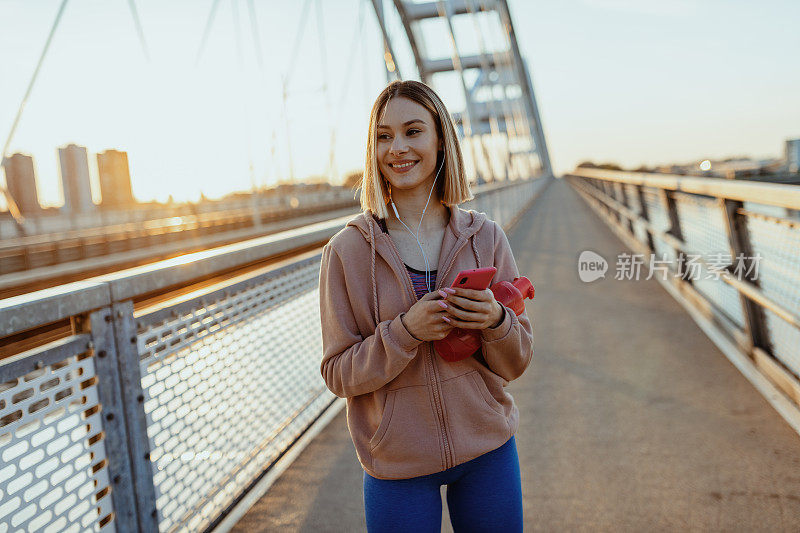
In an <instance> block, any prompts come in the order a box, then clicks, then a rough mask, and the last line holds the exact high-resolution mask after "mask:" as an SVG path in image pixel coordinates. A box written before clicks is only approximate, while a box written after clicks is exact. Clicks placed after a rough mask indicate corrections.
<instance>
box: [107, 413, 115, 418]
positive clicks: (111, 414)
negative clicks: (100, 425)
mask: <svg viewBox="0 0 800 533" xmlns="http://www.w3.org/2000/svg"><path fill="white" fill-rule="evenodd" d="M106 420H114V413H108V414H107V415H106Z"/></svg>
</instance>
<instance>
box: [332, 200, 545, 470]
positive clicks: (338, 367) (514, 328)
mask: <svg viewBox="0 0 800 533" xmlns="http://www.w3.org/2000/svg"><path fill="white" fill-rule="evenodd" d="M489 265H492V266H494V267H496V268H497V273H496V274H495V276H494V279H493V280H492V282H497V281H501V280H508V281H511V280H512V279H513V278H515V277H517V276H519V272H518V270H517V265H516V262H515V261H514V256H513V255H512V252H511V246H510V245H509V243H508V238H507V237H506V234H505V232H504V231H503V229H502V227H500V225H499V224H497V223H496V222H494V221H492V220H489V219H488V218H487V217H486V215H485V214H484V213H478V212H475V211H465V210H463V209H461V208H459V207H458V206H451V207H450V222H449V224H448V226H447V229H446V230H445V234H444V238H443V240H442V248H441V253H440V256H439V262H438V268H437V270H438V272H437V276H436V288H437V289H439V288H442V287H449V286H450V285H451V284H452V283H453V280H454V279H455V277H456V275H457V274H458V273H459V272H460V271H461V270H465V269H469V268H476V267H481V266H489ZM528 274H530V273H528ZM319 281H320V283H319V294H320V315H321V318H322V349H323V356H322V364H321V366H320V371H321V373H322V377H323V378H324V379H325V383H326V385H327V386H328V388H329V389H330V390H331V392H333V393H334V394H335V395H337V396H339V397H342V398H347V426H348V428H349V430H350V436H351V437H352V439H353V445H354V446H355V449H356V454H357V455H358V459H359V462H360V463H361V466H362V467H363V468H364V470H365V471H366V472H367V473H368V474H370V475H371V476H373V477H376V478H380V479H405V478H410V477H416V476H422V475H426V474H432V473H435V472H440V471H442V470H446V469H448V468H452V467H453V466H456V465H458V464H461V463H464V462H466V461H469V460H470V459H474V458H475V457H478V456H479V455H482V454H484V453H486V452H488V451H491V450H494V449H495V448H498V447H500V446H502V445H503V444H504V443H505V442H506V441H507V440H508V439H510V438H511V436H512V435H514V433H515V432H516V430H517V427H518V425H519V410H518V409H517V406H516V404H515V403H514V399H513V398H512V397H511V395H510V394H509V393H508V392H506V391H505V389H504V387H505V386H506V385H507V384H508V382H509V381H511V380H513V379H516V378H518V377H519V376H521V375H522V373H523V372H524V371H525V369H526V368H527V367H528V365H529V364H530V362H531V357H532V356H533V331H532V328H531V323H530V320H529V319H528V317H527V314H526V313H523V314H521V315H520V316H517V315H516V314H514V312H513V311H512V310H511V309H509V308H506V309H505V317H504V318H503V321H502V322H501V323H500V324H499V325H498V326H497V327H495V328H488V329H485V330H482V332H481V339H482V344H483V346H482V349H481V351H480V352H479V353H478V354H476V355H475V356H474V357H468V358H467V359H464V360H462V361H458V362H454V363H448V362H447V361H445V360H444V359H442V358H440V357H439V356H438V355H437V354H436V352H435V351H434V350H433V343H431V342H424V341H420V340H417V339H416V338H414V337H413V336H412V335H411V334H410V333H409V331H408V330H407V329H406V328H405V326H404V325H403V323H402V321H401V319H400V317H401V315H403V314H405V312H406V311H408V310H409V309H410V308H411V306H412V305H413V304H414V303H415V302H416V301H417V297H416V294H415V293H414V288H413V286H412V283H411V279H410V277H409V275H408V272H407V271H406V268H405V266H404V264H403V259H402V257H401V256H400V253H399V252H398V251H397V248H396V247H395V245H394V242H393V241H392V239H391V237H389V235H387V234H385V233H383V232H382V231H381V229H380V227H379V226H378V224H377V223H376V222H375V220H374V219H373V217H372V216H371V214H369V213H368V212H362V213H359V214H358V215H356V216H355V217H354V218H353V219H352V220H350V221H349V222H348V223H347V225H346V226H345V227H344V228H343V229H342V230H341V231H339V232H338V233H337V234H336V235H334V236H333V237H332V238H331V240H330V241H329V242H328V244H326V245H325V247H324V248H323V251H322V263H321V266H320V277H319Z"/></svg>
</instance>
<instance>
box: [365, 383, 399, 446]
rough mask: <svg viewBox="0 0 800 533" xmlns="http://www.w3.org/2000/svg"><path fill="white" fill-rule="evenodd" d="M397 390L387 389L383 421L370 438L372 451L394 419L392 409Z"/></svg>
mask: <svg viewBox="0 0 800 533" xmlns="http://www.w3.org/2000/svg"><path fill="white" fill-rule="evenodd" d="M396 392H397V390H390V391H386V400H385V403H384V406H383V415H382V416H381V423H380V424H379V425H378V429H376V430H375V434H374V435H373V436H372V438H371V439H369V450H370V451H372V449H373V448H374V447H375V446H377V445H378V443H379V442H380V441H381V439H383V436H384V435H385V434H386V430H387V429H388V428H389V422H390V421H391V420H392V411H393V410H394V396H395V393H396Z"/></svg>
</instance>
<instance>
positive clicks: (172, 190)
mask: <svg viewBox="0 0 800 533" xmlns="http://www.w3.org/2000/svg"><path fill="white" fill-rule="evenodd" d="M60 4H61V1H60V0H38V1H36V2H30V1H26V0H0V65H2V70H1V71H0V142H1V143H2V144H5V140H6V138H7V135H8V133H9V131H10V128H11V125H12V122H13V120H14V117H15V115H16V113H17V110H18V109H19V107H20V103H21V101H22V97H23V95H24V93H25V89H26V87H27V85H28V82H29V81H30V79H31V76H32V74H33V70H34V68H35V65H36V61H37V60H38V57H39V55H40V53H41V51H42V48H43V46H44V43H45V41H46V39H47V35H48V33H49V31H50V28H51V27H52V25H53V21H54V19H55V16H56V13H57V12H58V8H59V6H60ZM212 4H213V2H212V0H205V1H189V0H183V1H178V0H172V1H169V2H163V1H158V0H137V1H136V2H135V5H136V7H137V11H138V16H139V19H140V20H141V25H142V28H143V34H144V41H145V43H146V44H142V42H141V41H140V39H139V36H138V34H137V30H136V25H135V24H134V22H133V17H132V14H131V10H130V4H129V2H128V1H127V0H71V1H70V2H69V3H68V4H67V7H66V9H65V11H64V15H63V17H62V19H61V22H60V25H59V26H58V28H57V30H56V32H55V35H54V38H53V41H52V44H51V47H50V49H49V51H48V54H47V56H46V59H45V61H44V63H43V65H42V68H41V71H40V73H39V77H38V79H37V81H36V84H35V85H34V89H33V91H32V93H31V95H30V98H29V99H28V101H27V104H26V106H25V107H24V109H23V114H22V117H21V120H20V123H19V127H18V128H17V130H16V132H15V134H14V137H13V140H12V142H11V145H10V149H9V153H14V152H17V151H21V152H24V153H29V154H31V155H33V157H34V160H35V165H36V171H37V179H38V190H39V196H40V199H41V201H42V202H43V203H45V204H48V205H59V204H60V203H61V202H62V199H61V198H62V197H61V191H60V185H59V178H58V169H57V148H58V147H60V146H64V145H66V144H69V143H76V144H80V145H82V146H86V147H87V149H88V151H89V154H90V170H91V172H92V173H93V174H95V173H96V170H95V166H94V159H93V158H94V154H95V153H97V152H101V151H103V150H106V149H109V148H114V149H120V150H125V151H127V152H128V157H129V162H130V170H131V176H132V182H133V191H134V195H135V196H136V197H137V198H138V199H139V200H143V201H147V200H153V199H155V200H159V201H164V200H166V199H167V198H168V197H169V196H170V195H172V196H173V197H174V198H175V199H176V200H197V199H198V198H199V196H200V194H201V193H203V194H205V195H206V196H208V197H221V196H223V195H224V194H227V193H229V192H233V191H237V190H248V189H250V188H251V187H253V186H263V185H274V184H275V183H277V182H278V181H279V180H288V179H289V178H290V176H294V177H295V179H298V180H300V179H304V178H307V177H308V176H328V177H329V179H332V180H334V181H335V180H338V179H341V177H342V176H343V175H344V174H345V173H347V172H352V171H356V170H358V169H359V168H360V167H361V166H362V165H363V157H364V146H365V141H366V128H367V121H368V115H369V109H370V107H371V104H372V101H373V99H374V98H375V96H377V94H378V92H380V90H381V88H382V87H383V86H384V85H385V83H386V73H385V69H384V66H383V58H382V55H383V54H382V52H383V50H382V40H381V35H380V29H379V27H378V25H377V22H376V18H375V15H374V11H373V8H372V4H371V2H370V1H369V0H310V1H305V0H304V1H297V2H283V1H275V0H221V1H220V2H219V4H218V7H217V10H216V12H215V16H214V17H213V24H212V25H211V27H210V30H209V31H208V38H207V39H206V40H205V44H204V45H203V43H204V40H203V35H204V30H205V28H206V24H207V20H208V19H209V13H210V11H211V7H212ZM386 5H387V8H389V7H390V5H391V2H388V1H387V2H386ZM509 5H510V9H511V13H512V17H513V19H514V24H515V29H516V33H517V38H518V41H519V44H520V48H521V50H522V53H523V55H524V56H525V57H526V59H527V60H528V63H529V66H530V69H531V72H532V78H533V84H534V88H535V91H536V96H537V101H538V104H539V110H540V114H541V119H542V123H543V127H544V131H545V136H546V139H547V143H548V149H549V152H550V158H551V160H552V162H553V166H554V170H555V171H556V173H557V174H561V173H564V172H568V171H569V170H571V169H573V168H574V167H575V166H576V165H577V164H578V163H580V162H582V161H585V160H592V161H595V162H598V163H599V162H614V163H618V164H621V165H623V166H624V167H628V168H634V167H637V166H639V165H642V164H646V165H654V164H664V163H673V162H674V163H682V162H688V161H694V160H699V159H705V158H710V159H716V158H725V157H734V156H742V155H751V156H755V157H779V156H781V155H782V152H783V143H784V141H785V139H788V138H797V137H800V102H798V95H800V68H798V64H799V61H798V59H800V58H798V51H800V32H797V31H796V28H797V24H798V22H800V2H797V1H794V0H765V1H762V2H750V1H743V0H742V1H740V0H727V1H723V0H705V1H703V0H695V1H689V0H672V1H664V0H660V1H655V0H547V1H542V0H527V1H525V0H509ZM304 6H308V7H307V9H304ZM251 8H252V10H253V12H254V13H255V20H256V21H257V24H256V25H255V31H254V25H253V24H252V20H253V19H252V18H251V16H250V15H251ZM387 22H388V25H389V31H390V34H391V36H392V40H393V42H394V43H395V45H396V53H397V56H398V58H397V59H398V65H399V66H400V68H401V72H402V73H403V74H404V76H405V77H407V78H408V77H414V76H413V74H414V69H413V64H412V61H411V56H410V51H409V48H408V45H407V43H405V41H404V37H403V34H402V32H401V29H400V24H399V20H398V19H397V17H396V14H395V13H392V12H391V10H389V12H388V15H387ZM492 22H493V20H492V19H491V18H490V17H482V18H481V19H480V22H479V24H480V25H481V28H482V29H483V31H484V33H483V35H484V38H485V39H486V42H487V44H488V45H489V46H496V45H498V44H499V43H500V42H501V40H500V36H499V33H498V32H497V29H496V28H494V26H493V25H492ZM441 24H442V21H428V22H426V23H425V27H424V28H423V31H424V32H425V35H426V45H427V48H428V50H430V51H431V52H432V53H436V52H439V54H438V55H440V56H441V57H445V56H449V53H450V49H449V46H450V45H449V41H448V40H447V38H446V34H445V32H444V31H442V29H443V27H442V25H441ZM493 29H494V31H490V30H493ZM476 35H477V34H476V32H475V29H474V26H473V23H472V21H471V19H467V18H464V17H459V18H457V23H456V39H457V41H458V44H459V47H460V48H461V49H462V52H463V53H469V52H471V51H476V50H477V49H478V46H479V43H478V40H477V38H476ZM256 43H258V46H256ZM284 80H286V87H287V90H286V95H287V96H286V98H285V100H284V98H283V84H284ZM434 87H435V88H436V90H437V91H438V92H439V93H440V94H441V96H442V98H443V100H444V101H445V104H446V105H447V106H448V108H449V109H450V110H451V111H458V110H460V109H461V108H462V107H463V101H464V99H463V95H462V94H461V92H460V86H459V84H458V82H457V79H456V78H454V77H453V76H452V75H449V76H447V75H445V76H440V77H437V78H436V79H434ZM332 146H333V149H331V147H332ZM331 154H333V157H332V156H331ZM93 179H94V180H95V183H94V185H96V176H94V175H93ZM97 189H98V188H97V187H95V191H94V194H95V200H96V201H99V198H100V196H99V191H98V190H97ZM0 204H2V201H0Z"/></svg>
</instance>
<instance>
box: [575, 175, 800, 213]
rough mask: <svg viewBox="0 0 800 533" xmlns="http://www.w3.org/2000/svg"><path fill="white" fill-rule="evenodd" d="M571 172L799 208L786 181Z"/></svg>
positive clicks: (799, 197) (796, 193) (798, 195)
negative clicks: (766, 181) (765, 181)
mask: <svg viewBox="0 0 800 533" xmlns="http://www.w3.org/2000/svg"><path fill="white" fill-rule="evenodd" d="M570 174H571V175H573V176H578V177H581V178H595V179H600V180H603V181H615V182H617V183H627V184H629V185H644V186H647V187H655V188H658V189H666V190H670V191H679V192H686V193H691V194H703V195H706V196H715V197H717V198H727V199H730V200H739V201H742V202H757V203H760V204H767V205H774V206H778V207H788V208H790V209H800V187H798V186H796V185H786V184H783V183H762V182H756V181H744V180H728V179H724V178H700V177H692V176H677V175H675V174H651V173H645V172H627V171H620V170H604V169H594V168H577V169H575V170H574V171H572V172H571V173H570Z"/></svg>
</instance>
